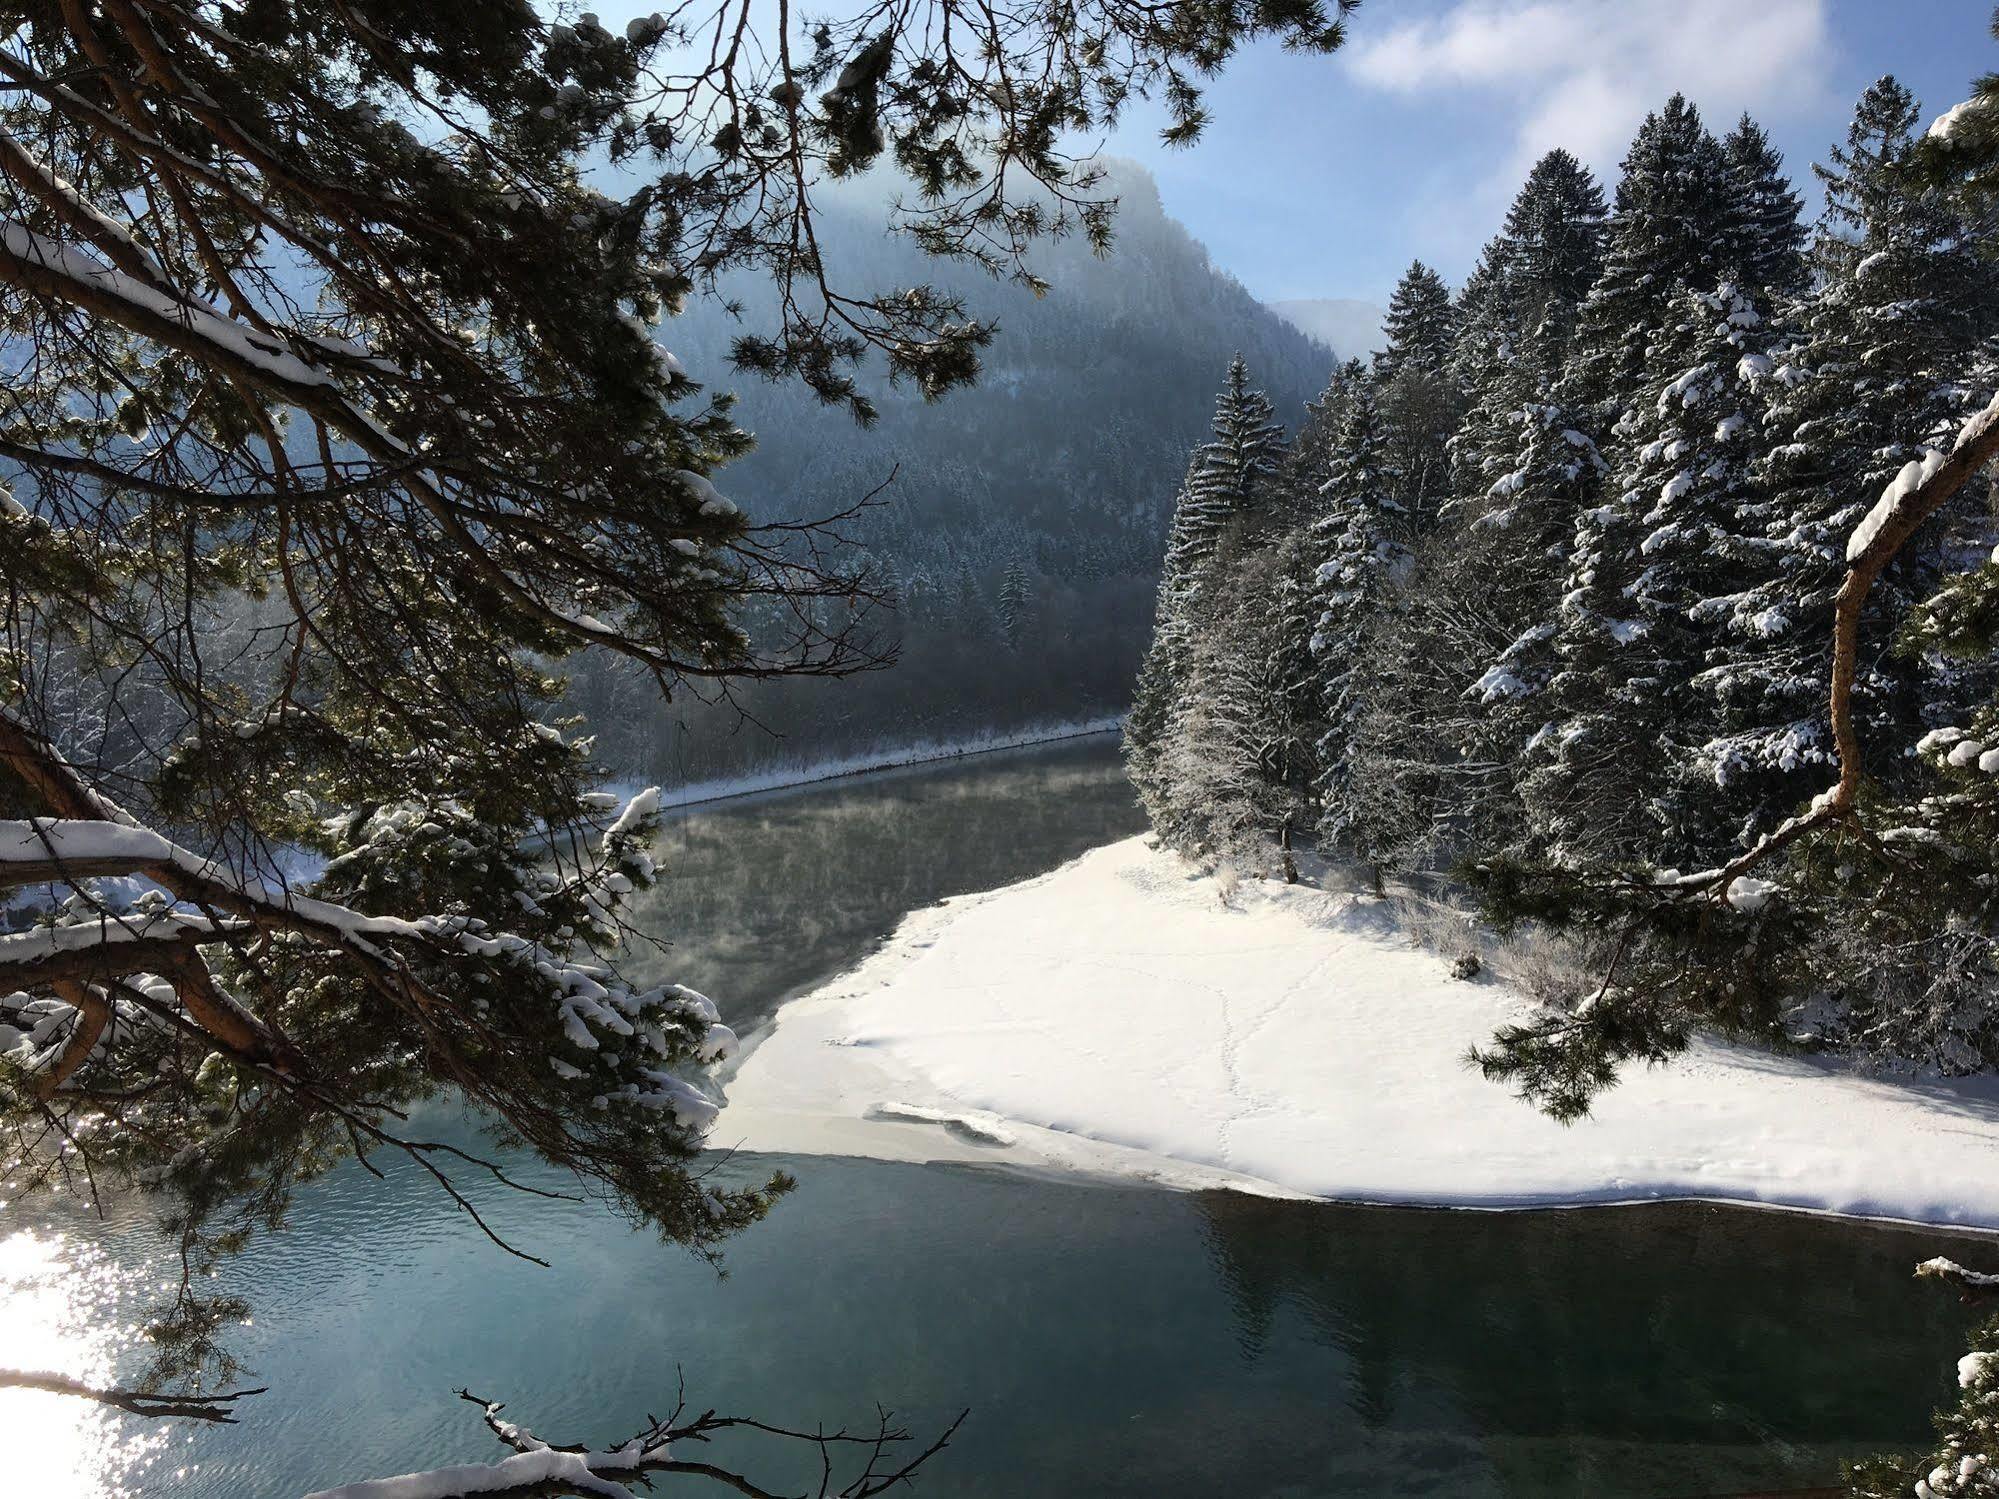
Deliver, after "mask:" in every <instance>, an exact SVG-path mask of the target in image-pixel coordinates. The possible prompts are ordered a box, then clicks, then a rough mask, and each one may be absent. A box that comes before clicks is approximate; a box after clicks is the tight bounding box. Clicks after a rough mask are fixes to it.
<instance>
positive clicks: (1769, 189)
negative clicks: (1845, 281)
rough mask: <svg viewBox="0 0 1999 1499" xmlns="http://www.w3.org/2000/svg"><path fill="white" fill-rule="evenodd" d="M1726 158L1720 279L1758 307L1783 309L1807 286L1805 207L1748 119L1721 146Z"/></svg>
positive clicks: (1767, 139)
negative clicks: (1726, 191)
mask: <svg viewBox="0 0 1999 1499" xmlns="http://www.w3.org/2000/svg"><path fill="white" fill-rule="evenodd" d="M1721 145H1722V150H1723V152H1724V153H1725V154H1726V155H1727V157H1728V173H1729V192H1730V197H1731V202H1730V206H1729V214H1728V237H1729V244H1728V247H1727V250H1726V252H1725V253H1726V264H1725V267H1724V271H1723V274H1724V275H1725V276H1726V277H1727V279H1728V280H1729V282H1730V283H1731V284H1732V285H1734V286H1735V288H1736V289H1737V290H1738V291H1740V292H1742V293H1744V294H1745V295H1747V296H1748V297H1750V298H1752V299H1753V300H1755V301H1756V302H1757V303H1758V304H1759V305H1762V306H1765V307H1768V308H1770V309H1772V311H1773V312H1775V311H1776V310H1779V309H1781V308H1782V307H1783V306H1784V304H1785V303H1786V302H1788V301H1789V300H1790V299H1791V298H1793V297H1796V296H1798V295H1800V294H1802V293H1803V292H1804V290H1805V289H1806V287H1807V286H1809V285H1810V282H1811V273H1810V268H1809V267H1808V265H1807V264H1806V260H1805V239H1806V235H1805V226H1804V221H1803V220H1802V219H1801V218H1800V214H1801V213H1802V211H1803V208H1804V205H1803V203H1801V202H1800V201H1799V198H1798V195H1797V194H1796V193H1795V192H1793V191H1792V190H1791V183H1790V179H1789V178H1787V177H1786V176H1785V175H1784V171H1783V167H1784V158H1783V157H1782V156H1781V155H1780V154H1778V151H1777V149H1776V147H1774V146H1772V145H1771V144H1770V137H1769V136H1768V135H1767V134H1766V133H1765V132H1764V130H1763V127H1762V126H1760V125H1758V124H1757V123H1756V122H1755V121H1754V120H1752V119H1750V118H1749V116H1748V115H1746V114H1745V115H1744V116H1743V117H1742V118H1741V120H1739V121H1738V122H1737V123H1736V126H1735V129H1733V130H1731V131H1730V132H1729V133H1728V135H1727V137H1726V138H1725V139H1724V140H1723V141H1722V143H1721Z"/></svg>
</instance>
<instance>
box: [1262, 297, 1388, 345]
mask: <svg viewBox="0 0 1999 1499" xmlns="http://www.w3.org/2000/svg"><path fill="white" fill-rule="evenodd" d="M1265 305H1267V306H1268V307H1269V308H1270V310H1271V311H1272V312H1274V313H1276V314H1277V315H1278V316H1279V317H1281V318H1283V319H1284V321H1285V322H1287V323H1289V324H1290V325H1291V326H1292V327H1294V328H1296V329H1297V330H1298V331H1299V332H1301V333H1304V334H1307V335H1308V336H1310V337H1312V338H1316V339H1317V340H1318V341H1319V342H1320V343H1322V344H1324V345H1325V346H1326V347H1327V348H1329V349H1331V350H1332V351H1333V352H1334V353H1335V354H1337V355H1339V356H1340V358H1342V359H1365V358H1367V356H1368V355H1370V354H1372V353H1374V352H1375V351H1376V350H1377V349H1379V348H1380V347H1381V346H1382V332H1381V324H1382V320H1383V319H1384V318H1385V317H1387V316H1388V313H1387V310H1386V309H1385V308H1383V307H1381V306H1380V305H1378V304H1377V303H1374V302H1362V301H1358V300H1356V299H1354V298H1352V297H1305V298H1301V299H1299V300H1296V301H1288V302H1270V303H1267V304H1265Z"/></svg>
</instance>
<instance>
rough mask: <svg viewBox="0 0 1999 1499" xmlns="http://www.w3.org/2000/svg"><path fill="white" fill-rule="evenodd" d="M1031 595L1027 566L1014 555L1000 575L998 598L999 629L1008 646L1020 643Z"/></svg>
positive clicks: (1032, 593) (1032, 595)
mask: <svg viewBox="0 0 1999 1499" xmlns="http://www.w3.org/2000/svg"><path fill="white" fill-rule="evenodd" d="M1033 597H1034V590H1033V587H1032V585H1030V584H1029V582H1028V581H1027V568H1026V567H1025V566H1023V565H1022V563H1021V560H1020V559H1019V558H1018V557H1015V558H1014V559H1013V560H1012V561H1010V562H1008V563H1007V565H1006V571H1005V572H1004V573H1002V574H1001V575H1000V586H999V598H998V604H999V622H1000V630H1001V632H1002V633H1003V634H1004V635H1005V636H1006V643H1007V644H1008V645H1009V646H1018V645H1019V644H1020V636H1021V632H1022V631H1023V630H1024V629H1025V628H1026V626H1027V610H1028V605H1029V604H1030V603H1031V602H1032V601H1033Z"/></svg>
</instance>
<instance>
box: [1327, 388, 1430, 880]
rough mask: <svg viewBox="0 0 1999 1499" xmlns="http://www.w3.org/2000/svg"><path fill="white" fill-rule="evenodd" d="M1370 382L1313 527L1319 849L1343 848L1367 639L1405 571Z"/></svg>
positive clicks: (1365, 689) (1356, 405)
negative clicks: (1321, 726)
mask: <svg viewBox="0 0 1999 1499" xmlns="http://www.w3.org/2000/svg"><path fill="white" fill-rule="evenodd" d="M1383 427H1384V423H1383V421H1382V416H1381V410H1380V404H1379V399H1378V397H1377V395H1376V391H1375V382H1372V381H1371V382H1369V384H1368V385H1367V386H1365V387H1363V388H1362V389H1361V390H1360V391H1359V392H1357V393H1356V396H1355V399H1354V402H1353V405H1352V407H1351V408H1350V410H1349V411H1348V413H1347V419H1346V421H1345V422H1344V423H1343V424H1342V426H1341V428H1340V434H1339V440H1338V442H1337V444H1336V445H1335V447H1334V450H1333V460H1332V465H1331V471H1330V473H1329V475H1328V477H1327V479H1326V484H1325V489H1324V493H1323V500H1324V504H1323V511H1322V514H1321V516H1320V518H1319V520H1318V521H1317V522H1316V523H1314V525H1313V527H1312V533H1311V536H1312V556H1313V558H1314V566H1313V574H1312V579H1313V593H1312V615H1313V618H1312V634H1311V639H1310V642H1309V646H1310V650H1311V653H1312V657H1313V660H1314V661H1315V662H1316V663H1317V666H1318V693H1319V702H1320V713H1321V716H1322V718H1323V720H1324V723H1325V725H1326V727H1325V732H1324V734H1323V735H1322V737H1321V739H1320V741H1319V745H1318V764H1319V782H1318V787H1317V792H1318V797H1319V808H1320V814H1319V834H1320V838H1321V839H1322V841H1323V842H1324V844H1325V845H1326V846H1328V847H1335V848H1350V847H1352V834H1353V829H1354V825H1355V816H1356V811H1357V807H1358V803H1359V799H1360V798H1361V797H1362V796H1364V795H1365V792H1366V788H1365V787H1363V786H1360V785H1358V784H1357V783H1356V780H1355V771H1354V766H1353V764H1352V761H1351V758H1350V752H1351V749H1352V744H1353V739H1354V735H1355V732H1356V730H1357V729H1358V727H1359V724H1360V721H1361V718H1362V715H1363V714H1364V713H1365V712H1366V710H1367V698H1368V693H1369V690H1370V686H1371V683H1370V680H1369V677H1368V673H1367V662H1368V655H1369V650H1370V646H1371V642H1372V641H1373V639H1374V638H1375V636H1376V635H1377V634H1378V632H1379V629H1380V626H1381V623H1382V618H1383V611H1384V610H1385V609H1387V608H1388V607H1390V603H1391V600H1392V598H1393V595H1394V592H1395V590H1396V588H1397V587H1398V586H1399V585H1400V584H1401V583H1402V582H1403V581H1404V579H1405V578H1406V577H1407V574H1408V569H1409V562H1410V551H1409V546H1408V543H1407V540H1406V538H1407V536H1408V534H1409V529H1410V527H1409V520H1410V517H1409V512H1408V509H1407V507H1405V506H1404V505H1403V504H1402V502H1401V501H1400V500H1398V499H1397V498H1396V497H1395V496H1396V490H1397V486H1398V481H1399V479H1400V477H1401V476H1400V475H1399V474H1397V473H1396V472H1395V470H1394V467H1393V463H1392V458H1391V454H1390V451H1389V447H1388V441H1387V436H1386V433H1385V432H1384V430H1383Z"/></svg>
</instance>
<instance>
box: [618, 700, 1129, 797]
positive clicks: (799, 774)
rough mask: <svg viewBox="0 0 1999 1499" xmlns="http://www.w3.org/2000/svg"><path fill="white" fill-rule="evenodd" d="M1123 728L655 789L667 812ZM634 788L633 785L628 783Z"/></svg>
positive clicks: (993, 738) (950, 746)
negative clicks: (658, 790) (657, 790)
mask: <svg viewBox="0 0 1999 1499" xmlns="http://www.w3.org/2000/svg"><path fill="white" fill-rule="evenodd" d="M1123 726H1124V715H1123V714H1121V713H1112V714H1106V715H1104V716H1102V717H1099V718H1083V719H1071V720H1066V721H1063V722H1060V723H1045V724H1036V725H1035V726H1033V727H1032V728H1026V729H1019V730H1015V731H1012V732H1008V733H998V734H981V735H975V736H971V737H968V738H964V739H949V740H935V739H924V740H918V741H916V742H915V743H913V744H907V745H902V746H899V747H896V748H892V749H873V750H863V751H860V752H859V753H856V754H852V755H841V756H835V757H833V758H830V759H826V760H814V761H808V762H807V763H805V764H803V765H796V764H794V765H781V766H777V767H775V768H773V769H771V770H768V771H754V772H751V773H750V774H747V775H740V776H717V777H715V778H713V779H712V780H706V781H691V782H689V783H688V784H686V785H684V786H680V787H674V788H668V787H664V786H663V787H661V788H660V793H659V804H660V806H661V807H662V808H664V809H667V810H670V811H679V810H681V809H683V808H688V807H705V806H711V805H713V804H714V803H716V802H728V801H735V800H737V799H739V798H741V797H746V796H761V795H763V794H764V793H766V792H771V791H789V790H792V789H793V788H795V787H799V786H819V785H823V784H825V783H826V782H828V781H844V780H850V779H852V778H854V777H856V776H865V775H874V774H877V773H878V772H881V771H884V770H908V769H911V768H912V767H915V766H919V765H941V764H945V763H947V762H949V761H953V760H970V759H973V758H975V757H977V756H979V755H993V754H999V753H1000V752H1002V751H1004V750H1017V749H1035V748H1039V747H1040V746H1043V745H1050V744H1066V743H1068V742H1070V741H1071V740H1076V739H1094V738H1097V737H1099V736H1101V735H1105V734H1115V733H1116V732H1117V731H1118V730H1119V729H1121V728H1122V727H1123ZM632 785H633V786H634V787H636V786H637V785H638V783H637V782H636V781H634V782H632Z"/></svg>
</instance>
